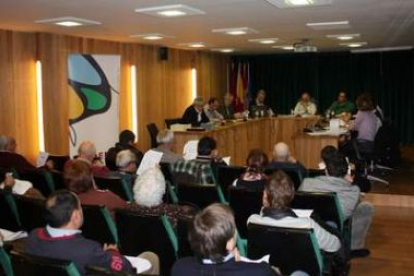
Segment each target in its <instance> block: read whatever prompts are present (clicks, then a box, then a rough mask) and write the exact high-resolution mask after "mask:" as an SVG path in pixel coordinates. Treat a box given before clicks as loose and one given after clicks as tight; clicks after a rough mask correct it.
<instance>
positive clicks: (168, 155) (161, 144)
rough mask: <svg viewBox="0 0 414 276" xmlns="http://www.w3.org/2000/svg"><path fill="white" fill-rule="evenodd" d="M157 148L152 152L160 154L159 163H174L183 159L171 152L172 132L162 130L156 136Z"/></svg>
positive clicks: (172, 144)
mask: <svg viewBox="0 0 414 276" xmlns="http://www.w3.org/2000/svg"><path fill="white" fill-rule="evenodd" d="M157 143H158V147H156V148H153V149H152V150H155V151H159V152H162V153H163V154H162V158H161V163H174V162H177V161H179V160H183V157H182V156H180V155H178V154H176V153H175V152H173V151H172V148H173V146H174V131H172V130H169V129H164V130H161V131H160V132H158V134H157Z"/></svg>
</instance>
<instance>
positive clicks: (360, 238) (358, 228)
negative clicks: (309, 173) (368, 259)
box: [299, 154, 374, 257]
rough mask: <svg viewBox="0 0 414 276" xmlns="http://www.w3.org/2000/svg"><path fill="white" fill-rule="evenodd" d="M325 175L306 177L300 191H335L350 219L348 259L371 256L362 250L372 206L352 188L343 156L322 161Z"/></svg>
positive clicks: (334, 156) (369, 222)
mask: <svg viewBox="0 0 414 276" xmlns="http://www.w3.org/2000/svg"><path fill="white" fill-rule="evenodd" d="M324 163H325V165H326V169H325V173H326V176H318V177H315V178H306V179H305V180H304V181H303V183H302V185H301V186H300V188H299V190H300V191H306V192H335V193H336V194H337V196H338V198H339V203H340V205H341V207H342V211H343V212H344V215H345V218H346V219H348V218H351V217H352V242H351V250H353V252H351V256H355V257H365V256H367V255H369V254H370V252H369V250H367V249H365V237H366V235H367V232H368V229H369V226H370V225H371V221H372V217H373V214H374V207H373V206H372V204H371V203H369V202H366V201H362V198H361V193H360V189H359V188H358V186H356V185H352V176H350V175H349V174H348V163H347V161H346V159H345V157H343V156H341V155H339V154H333V155H331V156H330V158H327V159H325V160H324Z"/></svg>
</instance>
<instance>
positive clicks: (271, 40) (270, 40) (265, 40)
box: [249, 38, 279, 44]
mask: <svg viewBox="0 0 414 276" xmlns="http://www.w3.org/2000/svg"><path fill="white" fill-rule="evenodd" d="M278 40H279V39H278V38H258V39H249V42H253V43H260V44H274V43H276V42H277V41H278Z"/></svg>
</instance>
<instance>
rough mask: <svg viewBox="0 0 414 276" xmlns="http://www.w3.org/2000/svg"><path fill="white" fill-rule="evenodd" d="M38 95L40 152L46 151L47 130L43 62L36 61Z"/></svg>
mask: <svg viewBox="0 0 414 276" xmlns="http://www.w3.org/2000/svg"><path fill="white" fill-rule="evenodd" d="M36 95H37V132H38V140H39V151H40V152H44V151H45V128H44V123H43V84H42V62H41V61H40V60H38V61H36Z"/></svg>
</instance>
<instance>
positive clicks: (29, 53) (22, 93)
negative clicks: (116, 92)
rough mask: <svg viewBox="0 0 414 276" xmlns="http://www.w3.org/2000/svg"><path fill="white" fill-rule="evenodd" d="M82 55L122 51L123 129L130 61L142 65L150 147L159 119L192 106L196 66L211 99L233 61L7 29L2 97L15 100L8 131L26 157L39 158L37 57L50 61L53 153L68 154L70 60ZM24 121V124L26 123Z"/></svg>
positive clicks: (141, 100)
mask: <svg viewBox="0 0 414 276" xmlns="http://www.w3.org/2000/svg"><path fill="white" fill-rule="evenodd" d="M76 52H79V53H90V54H118V55H121V77H120V102H119V103H120V108H119V118H120V121H119V129H120V130H123V129H126V128H130V127H131V124H132V122H131V98H130V92H131V88H130V81H131V75H130V66H131V65H135V66H136V67H137V93H138V96H137V106H138V124H139V126H138V136H139V141H138V146H139V147H140V148H141V149H143V150H147V149H148V148H149V146H150V141H149V136H148V132H147V129H146V125H147V124H148V123H151V122H154V123H156V124H157V126H158V127H159V128H164V119H165V118H172V117H180V116H181V115H182V113H183V111H184V109H185V108H186V107H187V106H188V105H189V104H190V103H191V101H192V99H191V67H192V65H195V66H196V68H197V71H198V74H199V78H198V81H197V82H198V90H199V91H200V95H203V96H204V97H206V98H209V97H210V96H211V95H214V96H219V95H222V94H224V93H225V91H226V86H227V81H226V66H227V62H228V58H227V57H226V56H224V55H216V54H214V53H204V52H192V51H184V50H177V49H169V59H168V60H167V61H160V60H159V59H158V47H156V46H150V45H140V44H133V43H119V42H113V41H102V40H96V39H88V38H80V37H71V36H65V35H56V34H47V33H37V34H35V33H18V32H12V31H0V100H1V103H2V105H3V103H7V104H6V105H7V107H2V112H1V113H0V114H1V115H0V116H1V117H0V133H6V134H9V135H13V136H16V137H17V138H18V143H19V144H20V149H21V151H22V153H23V154H29V155H31V156H34V155H35V154H37V150H38V149H37V128H36V126H37V124H36V97H35V95H36V94H35V88H36V82H35V71H34V70H35V60H36V59H39V60H41V61H42V67H43V100H44V104H43V109H44V123H45V144H46V150H47V151H48V152H50V153H53V154H68V152H69V141H68V106H67V102H68V83H67V73H68V72H67V71H68V69H67V57H68V54H69V53H76ZM11 69H13V70H11ZM22 99H25V100H26V101H25V103H24V104H22V103H20V101H21V100H22ZM3 106H4V105H3ZM16 116H17V117H16ZM17 123H20V124H21V123H23V125H22V126H23V128H21V127H20V126H18V125H17ZM18 129H19V130H20V129H24V130H25V131H24V132H22V131H17V130H18ZM27 135H29V136H27ZM26 138H30V139H26Z"/></svg>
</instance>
